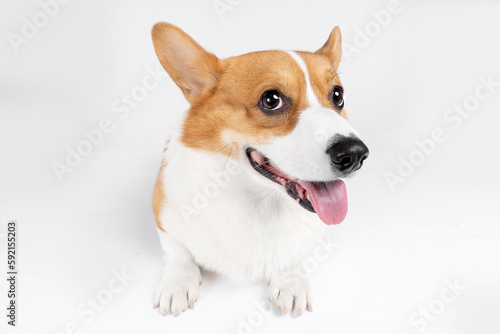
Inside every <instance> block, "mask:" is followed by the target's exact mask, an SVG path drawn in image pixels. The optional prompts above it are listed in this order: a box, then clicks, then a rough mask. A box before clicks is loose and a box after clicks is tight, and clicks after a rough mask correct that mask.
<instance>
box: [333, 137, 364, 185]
mask: <svg viewBox="0 0 500 334" xmlns="http://www.w3.org/2000/svg"><path fill="white" fill-rule="evenodd" d="M369 152H370V151H369V150H368V147H366V145H365V143H363V142H362V141H361V140H360V139H359V138H357V137H344V136H342V137H341V138H337V140H335V141H334V142H333V144H332V145H331V146H330V147H329V148H328V149H327V150H326V153H327V154H328V155H329V156H330V159H331V163H332V166H333V168H335V169H336V170H338V171H340V172H342V174H344V175H348V174H350V173H352V172H354V171H357V170H358V169H360V168H361V166H363V162H364V161H365V159H366V158H368V154H369Z"/></svg>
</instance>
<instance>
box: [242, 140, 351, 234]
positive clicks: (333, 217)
mask: <svg viewBox="0 0 500 334" xmlns="http://www.w3.org/2000/svg"><path fill="white" fill-rule="evenodd" d="M246 155H247V157H248V160H249V162H250V164H251V165H252V167H253V168H254V169H255V170H256V171H257V172H259V173H260V174H261V175H263V176H265V177H266V178H267V179H269V180H271V181H273V182H275V183H278V184H280V185H281V186H283V187H284V188H285V189H286V192H287V193H288V195H290V197H292V198H293V199H294V200H295V201H296V202H297V203H298V204H300V205H301V206H302V207H303V208H304V209H306V210H307V211H310V212H313V213H317V214H318V216H319V218H320V219H321V220H322V221H323V222H324V223H325V224H327V225H334V224H340V223H341V222H342V221H343V220H344V219H345V217H346V215H347V191H346V187H345V184H344V182H343V181H342V180H340V179H337V180H334V181H328V182H313V181H303V180H297V179H295V178H293V177H291V176H289V175H287V174H286V173H285V172H283V171H282V170H281V169H279V168H278V167H277V166H276V165H275V164H273V163H272V162H271V161H270V160H269V159H268V158H267V157H266V156H265V155H263V154H262V153H260V152H259V151H257V150H256V149H255V148H253V147H248V148H247V149H246Z"/></svg>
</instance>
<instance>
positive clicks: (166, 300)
mask: <svg viewBox="0 0 500 334" xmlns="http://www.w3.org/2000/svg"><path fill="white" fill-rule="evenodd" d="M200 285H201V274H200V269H199V268H198V266H196V265H188V266H183V267H179V268H172V269H170V270H168V271H167V272H166V273H165V275H164V277H163V279H162V281H161V282H160V285H159V286H158V289H157V290H156V296H155V304H154V308H155V309H156V308H159V309H160V312H161V313H162V314H163V315H164V316H166V315H167V314H173V315H175V316H176V317H177V316H179V314H180V313H181V312H183V311H185V310H186V309H187V308H188V307H189V308H190V309H193V307H194V303H195V302H196V300H198V295H199V293H200Z"/></svg>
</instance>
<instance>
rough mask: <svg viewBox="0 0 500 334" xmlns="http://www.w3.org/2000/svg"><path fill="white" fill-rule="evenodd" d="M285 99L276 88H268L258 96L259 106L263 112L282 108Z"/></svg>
mask: <svg viewBox="0 0 500 334" xmlns="http://www.w3.org/2000/svg"><path fill="white" fill-rule="evenodd" d="M284 105H285V101H284V100H283V97H282V96H281V94H280V93H279V92H278V91H277V90H268V91H267V92H265V93H264V94H262V97H261V98H260V107H261V109H262V110H263V111H264V112H275V111H278V110H279V109H281V108H283V106H284Z"/></svg>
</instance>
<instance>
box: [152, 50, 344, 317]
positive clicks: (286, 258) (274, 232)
mask: <svg viewBox="0 0 500 334" xmlns="http://www.w3.org/2000/svg"><path fill="white" fill-rule="evenodd" d="M290 56H291V57H292V58H293V59H295V61H297V63H298V64H299V66H300V67H301V68H302V71H303V72H304V76H305V79H306V82H307V95H308V101H309V107H308V108H307V109H306V110H304V111H303V112H302V114H301V115H300V118H299V121H298V124H297V126H296V127H295V129H294V130H293V131H292V132H291V133H289V134H288V135H286V136H283V137H278V138H275V139H274V140H273V141H272V142H271V143H270V144H266V145H260V146H256V147H255V148H257V149H258V150H259V151H261V152H262V153H263V154H265V155H266V156H267V157H269V158H270V159H271V160H272V161H273V163H275V164H276V165H277V166H278V167H279V168H281V169H282V170H283V171H285V172H286V173H288V174H290V175H291V176H294V177H296V178H299V179H302V180H309V181H327V180H333V179H335V178H336V177H337V176H336V175H335V174H334V172H333V170H332V169H331V166H330V161H329V157H328V155H327V154H326V150H327V148H328V145H329V144H331V140H332V138H333V137H334V136H335V135H336V134H342V135H346V136H347V135H349V134H351V133H354V130H353V129H352V128H351V127H350V125H349V124H348V123H347V121H346V120H345V119H343V118H342V117H340V116H339V115H338V114H337V113H336V112H334V111H332V110H331V109H327V108H324V107H322V106H321V105H320V103H319V102H318V99H317V97H316V96H315V95H314V92H313V90H312V87H311V85H310V83H309V77H308V73H307V68H306V65H305V64H304V62H303V60H302V59H301V58H300V56H299V55H298V54H296V53H290ZM243 149H244V148H242V150H243ZM238 154H239V160H238V161H236V160H233V159H232V158H227V157H225V156H223V155H222V154H220V153H211V152H203V151H199V150H195V149H191V148H188V147H186V146H185V145H183V144H182V143H181V141H180V139H179V135H174V136H173V138H171V140H170V144H169V147H168V149H167V150H166V152H165V154H164V159H163V161H164V164H165V169H164V171H163V174H162V175H163V180H162V181H163V185H164V187H163V192H164V193H165V195H166V202H165V203H164V206H163V209H162V212H161V214H160V217H159V220H160V222H161V225H162V228H163V229H164V230H165V231H166V232H163V231H159V234H160V239H161V241H162V245H163V247H164V249H165V251H166V253H167V255H168V256H169V258H168V265H167V267H166V269H165V272H164V276H163V279H162V282H161V283H160V286H159V287H158V291H157V294H156V305H157V306H158V307H160V310H161V311H162V312H163V313H164V314H166V313H170V312H172V313H174V314H178V313H179V312H180V311H183V310H184V309H186V308H187V307H188V306H192V303H193V302H194V301H195V300H196V298H197V296H198V293H199V286H198V285H197V282H198V280H199V279H200V275H199V269H198V266H201V267H203V268H205V269H207V270H211V271H214V272H218V273H221V274H224V275H227V276H230V277H232V278H233V279H235V280H238V281H242V282H255V281H261V280H264V281H268V283H269V299H270V300H271V303H272V304H275V305H277V306H278V307H279V308H281V310H282V311H284V312H286V311H292V308H293V310H294V311H296V313H297V314H299V315H300V314H301V313H302V312H303V311H304V310H305V309H306V308H308V309H310V306H311V304H310V296H309V286H308V284H307V281H306V280H305V277H304V274H303V272H302V270H301V262H302V261H303V260H304V258H305V257H306V256H307V255H308V254H310V252H311V251H312V249H313V247H314V246H315V244H316V240H317V237H318V236H319V235H320V234H321V232H322V231H323V229H324V228H325V224H324V223H323V222H321V220H320V219H319V218H318V216H317V215H316V214H315V213H311V212H309V211H307V210H305V209H304V208H302V207H301V206H300V205H298V204H297V203H296V202H295V201H294V200H293V199H292V198H291V197H290V196H289V195H288V194H287V193H286V190H285V188H284V187H282V186H281V185H278V184H276V183H274V182H271V181H270V180H268V179H266V178H264V177H263V176H262V175H260V174H258V173H257V172H256V171H255V170H254V169H253V167H252V166H251V165H250V163H249V161H248V159H247V157H246V155H245V153H244V151H241V152H238Z"/></svg>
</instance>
